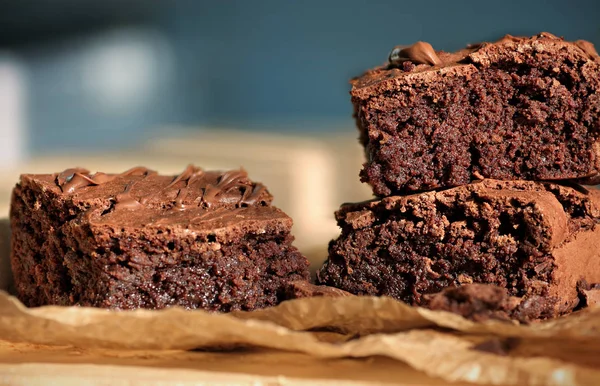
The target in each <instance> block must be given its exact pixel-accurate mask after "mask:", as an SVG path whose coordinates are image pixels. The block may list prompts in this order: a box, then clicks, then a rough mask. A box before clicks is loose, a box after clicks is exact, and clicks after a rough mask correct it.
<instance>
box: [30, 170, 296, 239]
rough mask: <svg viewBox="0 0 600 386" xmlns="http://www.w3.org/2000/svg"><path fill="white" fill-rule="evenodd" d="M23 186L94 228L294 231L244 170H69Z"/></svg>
mask: <svg viewBox="0 0 600 386" xmlns="http://www.w3.org/2000/svg"><path fill="white" fill-rule="evenodd" d="M21 184H36V185H41V186H40V188H41V189H42V190H43V191H47V192H49V193H50V194H53V195H55V196H57V197H56V199H60V200H64V201H65V202H69V204H68V205H69V206H72V205H74V206H75V207H77V209H76V212H78V213H81V215H82V216H84V218H85V219H86V221H87V222H89V223H90V224H96V225H102V226H109V227H111V228H114V229H118V230H120V229H121V228H123V229H125V228H128V227H134V228H136V229H137V228H140V227H142V228H143V227H146V226H159V227H177V229H182V230H193V231H194V232H195V234H200V233H202V232H205V233H211V234H215V232H214V230H215V229H216V228H218V229H221V232H231V231H232V229H237V228H240V227H242V228H243V229H246V230H245V231H243V232H247V231H248V229H256V232H264V229H265V227H276V229H277V230H278V231H281V232H289V228H290V227H291V219H290V218H289V217H288V216H286V215H285V213H283V212H281V211H280V210H279V209H277V208H275V207H272V206H271V205H270V204H271V201H272V199H273V197H272V196H271V194H270V193H269V192H268V191H267V189H266V188H265V187H264V186H263V185H262V184H260V183H256V182H253V181H251V180H250V179H249V178H248V175H247V173H246V171H245V170H243V169H240V170H230V171H225V172H220V171H205V170H203V169H201V168H199V167H195V166H193V165H189V166H188V167H186V168H185V170H183V172H181V173H180V174H178V175H176V176H163V175H159V174H158V173H156V172H155V171H152V170H149V169H147V168H144V167H136V168H132V169H129V170H127V171H125V172H123V173H119V174H108V173H101V172H97V173H94V174H92V173H90V171H89V170H87V169H83V168H69V169H66V170H64V171H62V172H60V173H55V174H38V175H29V174H24V175H22V176H21ZM240 229H241V228H240ZM216 234H217V235H218V234H219V233H218V232H217V233H216ZM223 237H224V236H223Z"/></svg>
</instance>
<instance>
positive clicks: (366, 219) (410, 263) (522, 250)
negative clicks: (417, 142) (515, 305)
mask: <svg viewBox="0 0 600 386" xmlns="http://www.w3.org/2000/svg"><path fill="white" fill-rule="evenodd" d="M336 218H337V221H338V225H339V226H340V227H341V229H342V233H341V235H340V236H339V238H338V239H336V240H333V241H332V242H331V243H330V245H329V258H328V260H327V261H326V262H325V264H324V265H323V267H321V269H320V271H319V272H318V274H317V282H318V284H323V285H329V286H333V287H337V288H340V289H342V290H345V291H348V292H351V293H354V294H358V295H387V296H391V297H394V298H396V299H399V300H402V301H404V302H406V303H409V304H411V305H426V304H427V299H426V295H428V294H434V293H437V292H440V291H441V290H443V289H445V288H448V287H452V286H460V285H462V284H471V283H481V284H493V285H496V286H498V287H501V288H506V290H507V291H508V295H510V296H515V297H519V298H522V301H528V300H530V299H536V302H537V303H538V305H539V311H537V313H538V314H539V315H538V316H537V317H539V318H547V317H553V316H556V315H560V314H564V313H567V312H569V311H571V310H572V309H573V308H574V307H576V306H577V303H578V290H577V283H578V282H579V281H580V280H582V279H583V280H586V281H587V282H589V283H597V282H600V226H598V222H599V221H600V191H597V190H595V189H591V190H585V189H583V188H581V187H579V186H576V185H575V186H574V187H569V186H564V185H558V184H554V183H538V182H529V181H499V180H483V181H479V182H475V183H472V184H469V185H464V186H460V187H456V188H451V189H447V190H444V191H439V192H426V193H420V194H414V195H409V196H391V197H386V198H384V199H382V200H379V201H368V202H363V203H356V204H346V205H343V206H342V207H341V208H340V210H339V211H338V212H337V213H336Z"/></svg>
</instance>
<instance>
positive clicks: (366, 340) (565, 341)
mask: <svg viewBox="0 0 600 386" xmlns="http://www.w3.org/2000/svg"><path fill="white" fill-rule="evenodd" d="M2 234H3V232H2V231H0V235H2ZM4 235H6V233H4ZM6 246H7V242H6V237H3V238H0V257H1V258H2V259H0V260H4V263H3V264H2V266H1V268H0V269H1V271H2V272H0V276H1V277H7V278H8V277H9V276H10V275H8V274H7V272H6V267H7V265H6V264H5V262H6V259H7V253H6V251H7V250H6ZM3 280H4V279H3ZM8 282H9V278H8V279H7V280H4V281H3V283H0V284H2V288H7V287H6V285H7V283H8ZM0 340H4V341H10V342H25V343H31V344H44V345H55V346H75V347H81V348H85V349H112V350H191V349H212V350H233V349H236V350H239V349H240V348H246V349H247V348H253V347H254V348H262V349H270V350H280V351H286V352H297V353H304V354H307V355H310V356H313V357H316V358H364V357H374V356H376V357H388V358H393V359H396V360H399V361H402V362H404V363H406V364H408V365H410V366H411V367H413V368H415V369H417V370H420V371H423V372H425V373H426V374H428V375H431V376H435V377H439V378H441V379H444V380H447V381H463V382H473V383H480V384H508V385H542V384H544V385H545V384H550V385H587V384H594V383H595V382H594V381H595V380H599V379H600V355H599V354H600V309H597V308H595V309H588V310H586V311H585V312H580V313H576V314H573V315H570V316H568V317H565V318H561V319H557V320H554V321H551V322H545V323H540V324H534V325H531V326H522V325H515V324H511V323H503V322H488V323H474V322H471V321H468V320H465V319H463V318H462V317H460V316H458V315H455V314H450V313H446V312H436V311H431V310H426V309H420V308H415V307H410V306H407V305H406V304H403V303H401V302H398V301H395V300H393V299H390V298H374V297H347V298H311V299H299V300H293V301H288V302H284V303H282V304H281V305H279V306H277V307H272V308H268V309H264V310H259V311H254V312H236V313H232V314H216V313H208V312H204V311H200V310H196V311H188V310H183V309H180V308H170V309H165V310H135V311H110V310H103V309H94V308H83V307H58V306H46V307H39V308H31V309H28V308H26V307H24V306H23V305H22V304H21V303H20V302H19V301H18V300H17V299H16V298H14V297H12V296H10V295H8V294H7V293H6V292H1V291H0ZM231 355H236V352H235V351H234V352H231ZM596 358H599V359H596Z"/></svg>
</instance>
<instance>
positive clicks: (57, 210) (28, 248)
mask: <svg viewBox="0 0 600 386" xmlns="http://www.w3.org/2000/svg"><path fill="white" fill-rule="evenodd" d="M272 199H273V197H272V196H271V194H270V193H269V192H268V191H267V189H266V188H265V187H264V186H263V185H262V184H260V183H256V182H253V181H251V180H250V179H249V178H248V176H247V174H246V172H245V171H243V170H233V171H227V172H211V171H204V170H202V169H200V168H197V167H194V166H189V167H187V168H186V169H185V170H184V171H183V172H182V173H180V174H179V175H177V176H164V175H159V174H157V173H156V172H154V171H151V170H148V169H146V168H143V167H137V168H133V169H130V170H128V171H126V172H123V173H120V174H105V173H101V172H97V173H90V172H89V171H88V170H85V169H80V168H76V169H67V170H65V171H63V172H61V173H55V174H38V175H32V174H24V175H22V176H21V180H20V182H19V183H18V184H17V186H16V187H15V189H14V191H13V196H12V203H11V214H10V218H11V227H12V242H11V263H12V270H13V274H14V279H15V285H16V290H17V294H18V296H19V298H20V299H21V301H22V302H23V303H25V305H27V306H30V307H33V306H40V305H45V304H56V305H79V306H94V307H105V308H118V309H132V308H153V309H156V308H164V307H169V306H175V305H177V306H182V307H186V308H202V309H206V310H211V311H231V310H240V309H241V310H252V309H256V308H261V307H266V306H271V305H275V304H277V303H279V302H280V301H282V300H284V299H285V298H286V296H287V295H286V292H287V291H288V287H289V285H288V283H290V282H296V281H300V282H302V281H306V280H308V276H309V273H308V261H307V260H306V258H305V257H304V256H302V255H301V254H300V253H299V252H298V250H297V249H296V248H295V247H293V246H292V240H293V237H292V236H291V234H290V230H291V226H292V220H291V219H290V218H289V217H288V216H287V215H286V214H285V213H283V212H282V211H281V210H279V209H277V208H275V207H273V206H272V205H271V201H272Z"/></svg>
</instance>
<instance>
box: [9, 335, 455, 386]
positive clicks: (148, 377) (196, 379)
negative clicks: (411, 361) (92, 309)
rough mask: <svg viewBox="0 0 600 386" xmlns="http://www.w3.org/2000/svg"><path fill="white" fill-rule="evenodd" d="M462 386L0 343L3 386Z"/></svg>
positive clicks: (368, 364)
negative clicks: (54, 385)
mask: <svg viewBox="0 0 600 386" xmlns="http://www.w3.org/2000/svg"><path fill="white" fill-rule="evenodd" d="M175 383H177V384H178V385H196V384H201V383H204V384H206V383H210V384H236V385H237V384H241V385H244V384H248V385H250V384H252V385H303V384H323V385H328V384H331V385H333V384H336V385H359V384H361V385H363V384H386V385H387V384H399V385H455V383H448V382H444V381H442V380H439V379H436V378H432V377H429V376H427V375H425V374H424V373H421V372H418V371H416V370H413V369H412V368H410V367H409V366H408V365H406V364H404V363H401V362H398V361H395V360H392V359H389V358H384V357H374V358H365V359H335V360H330V359H316V358H312V357H310V356H307V355H304V354H298V353H286V352H278V351H269V350H248V351H236V352H200V351H115V350H86V349H77V348H72V347H50V346H40V345H31V344H24V343H9V342H6V341H0V384H2V385H47V384H57V385H67V386H68V385H82V384H85V385H90V386H91V385H130V386H131V385H166V384H175Z"/></svg>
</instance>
